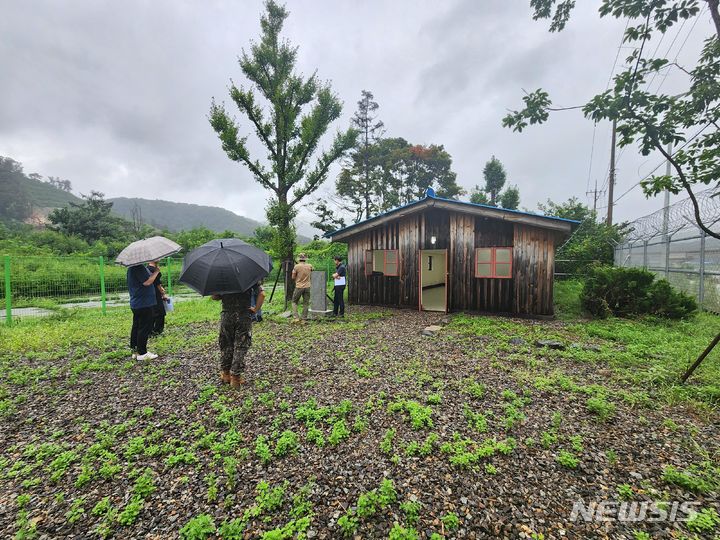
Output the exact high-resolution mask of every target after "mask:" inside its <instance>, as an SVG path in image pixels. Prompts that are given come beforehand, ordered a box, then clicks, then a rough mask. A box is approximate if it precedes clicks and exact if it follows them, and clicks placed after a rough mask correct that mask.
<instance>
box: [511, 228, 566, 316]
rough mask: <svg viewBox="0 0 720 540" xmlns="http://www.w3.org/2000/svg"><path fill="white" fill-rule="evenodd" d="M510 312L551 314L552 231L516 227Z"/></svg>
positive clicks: (553, 243) (553, 235) (553, 241)
mask: <svg viewBox="0 0 720 540" xmlns="http://www.w3.org/2000/svg"><path fill="white" fill-rule="evenodd" d="M514 236H515V239H514V249H513V279H514V281H515V291H514V306H513V312H515V313H526V314H531V315H552V314H553V280H554V275H553V274H554V270H555V241H556V235H555V233H554V232H553V231H548V230H545V229H538V228H536V227H528V226H526V225H517V224H516V225H515V235H514Z"/></svg>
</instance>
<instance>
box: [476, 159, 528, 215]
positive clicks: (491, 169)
mask: <svg viewBox="0 0 720 540" xmlns="http://www.w3.org/2000/svg"><path fill="white" fill-rule="evenodd" d="M483 176H484V178H485V184H484V185H483V186H482V187H480V186H478V185H476V186H475V187H474V188H473V189H472V191H471V192H470V202H471V203H473V204H484V205H487V206H498V205H500V206H502V207H503V208H507V209H509V210H517V208H518V206H520V189H519V188H518V187H517V186H509V187H508V188H507V189H506V190H505V191H503V192H502V193H501V192H500V191H501V190H502V188H503V186H504V185H505V181H506V179H507V173H506V172H505V167H503V164H502V163H500V160H499V159H497V158H496V157H495V156H492V158H490V160H489V161H488V162H487V163H486V164H485V167H484V169H483Z"/></svg>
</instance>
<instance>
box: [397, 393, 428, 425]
mask: <svg viewBox="0 0 720 540" xmlns="http://www.w3.org/2000/svg"><path fill="white" fill-rule="evenodd" d="M388 410H389V411H390V412H404V413H406V414H405V418H406V419H408V420H409V421H410V425H411V426H412V428H413V429H423V428H431V427H433V420H432V409H431V408H430V407H423V406H422V405H420V403H418V402H417V401H412V400H398V401H393V402H392V403H390V404H388Z"/></svg>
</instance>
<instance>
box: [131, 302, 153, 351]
mask: <svg viewBox="0 0 720 540" xmlns="http://www.w3.org/2000/svg"><path fill="white" fill-rule="evenodd" d="M132 313H133V322H132V330H130V348H131V349H132V350H134V351H137V353H138V354H140V355H142V354H145V353H146V352H147V342H148V337H150V332H152V329H153V323H154V320H153V308H152V307H146V308H139V309H133V310H132Z"/></svg>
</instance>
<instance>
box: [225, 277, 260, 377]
mask: <svg viewBox="0 0 720 540" xmlns="http://www.w3.org/2000/svg"><path fill="white" fill-rule="evenodd" d="M253 293H254V294H255V295H256V298H257V299H256V302H255V306H254V307H251V305H250V299H251V297H252V295H253ZM212 298H213V300H221V301H222V313H221V315H220V338H219V340H218V342H219V345H220V379H221V380H222V382H224V383H230V386H232V387H233V388H237V387H239V386H241V385H243V384H244V383H245V380H244V379H243V377H242V373H243V371H244V370H245V355H247V352H248V350H249V349H250V345H252V316H253V314H255V313H257V312H258V311H260V309H261V308H262V304H263V302H264V301H265V293H264V292H263V288H262V286H261V285H260V283H258V284H257V285H255V286H254V287H251V288H250V289H248V290H247V291H245V292H242V293H232V294H222V295H213V297H212Z"/></svg>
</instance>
